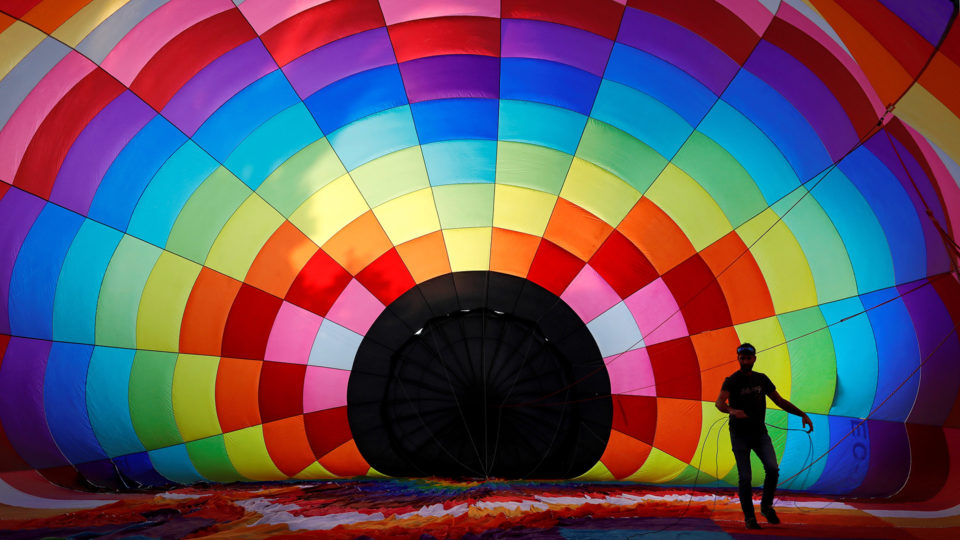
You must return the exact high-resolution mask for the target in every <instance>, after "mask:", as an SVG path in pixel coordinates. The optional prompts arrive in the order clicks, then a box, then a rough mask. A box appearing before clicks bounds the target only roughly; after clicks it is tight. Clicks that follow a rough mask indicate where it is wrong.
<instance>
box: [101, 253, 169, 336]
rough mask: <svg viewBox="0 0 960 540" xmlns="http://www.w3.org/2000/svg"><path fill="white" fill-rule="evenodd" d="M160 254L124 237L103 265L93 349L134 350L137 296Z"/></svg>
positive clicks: (138, 296)
mask: <svg viewBox="0 0 960 540" xmlns="http://www.w3.org/2000/svg"><path fill="white" fill-rule="evenodd" d="M160 253H161V250H160V249H159V248H157V247H156V246H154V245H152V244H148V243H146V242H144V241H143V240H139V239H137V238H134V237H132V236H124V237H123V239H121V240H120V244H119V245H118V246H117V250H116V251H115V252H114V254H113V258H112V259H110V264H109V265H107V271H106V273H104V277H103V285H101V287H100V298H99V300H98V301H97V327H96V332H95V334H96V340H97V343H96V344H97V345H108V346H111V347H124V348H127V349H135V348H136V347H137V311H138V310H139V307H140V295H141V294H143V287H144V286H145V285H146V282H147V278H148V277H150V272H151V270H153V265H154V264H155V263H156V262H157V259H158V258H159V257H160Z"/></svg>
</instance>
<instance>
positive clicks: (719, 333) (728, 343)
mask: <svg viewBox="0 0 960 540" xmlns="http://www.w3.org/2000/svg"><path fill="white" fill-rule="evenodd" d="M690 341H692V342H693V348H694V350H695V351H697V361H698V362H699V363H700V388H701V390H700V392H701V394H702V395H701V397H702V399H703V400H704V401H716V400H717V396H718V395H719V394H720V386H722V385H723V380H724V379H726V378H727V377H728V376H729V375H730V374H731V373H733V372H734V371H736V370H737V369H739V365H738V364H737V347H738V346H739V345H740V337H739V336H737V331H736V329H734V328H721V329H719V330H711V331H709V332H703V333H700V334H697V335H694V336H690Z"/></svg>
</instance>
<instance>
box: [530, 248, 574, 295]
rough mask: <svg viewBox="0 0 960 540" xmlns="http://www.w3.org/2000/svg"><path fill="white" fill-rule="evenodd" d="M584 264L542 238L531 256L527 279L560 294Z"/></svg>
mask: <svg viewBox="0 0 960 540" xmlns="http://www.w3.org/2000/svg"><path fill="white" fill-rule="evenodd" d="M584 264H586V263H584V262H583V261H581V260H580V259H579V258H577V256H575V255H573V254H572V253H570V252H568V251H567V250H565V249H563V248H561V247H559V246H558V245H556V244H554V243H553V242H551V241H549V240H547V239H543V240H541V241H540V247H539V248H538V249H537V254H536V255H535V256H534V257H533V263H532V264H531V265H530V272H528V273H527V279H528V280H530V281H532V282H534V283H536V284H537V285H540V286H541V287H543V288H544V289H547V290H548V291H550V292H552V293H553V294H555V295H557V296H560V295H561V294H562V293H563V291H564V289H566V288H567V285H569V284H570V282H571V281H573V278H575V277H577V274H578V273H579V272H580V269H581V268H583V265H584Z"/></svg>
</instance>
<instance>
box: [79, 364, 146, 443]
mask: <svg viewBox="0 0 960 540" xmlns="http://www.w3.org/2000/svg"><path fill="white" fill-rule="evenodd" d="M135 352H136V351H133V350H131V349H114V348H111V347H96V348H94V350H93V355H92V356H91V358H90V369H89V370H88V371H87V413H88V414H89V415H90V425H91V426H93V432H94V433H95V434H96V436H97V440H98V441H100V446H102V447H103V449H104V450H105V451H106V452H107V455H109V456H111V457H112V456H122V455H124V454H133V453H136V452H143V451H144V450H145V449H144V447H143V444H142V443H141V442H140V439H139V438H138V437H137V432H136V431H134V429H133V422H132V421H131V419H130V400H129V398H128V396H129V391H130V390H129V386H130V369H131V368H132V367H133V355H134V353H135Z"/></svg>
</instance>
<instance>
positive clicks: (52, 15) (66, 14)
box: [23, 0, 91, 34]
mask: <svg viewBox="0 0 960 540" xmlns="http://www.w3.org/2000/svg"><path fill="white" fill-rule="evenodd" d="M90 1H91V0H47V1H46V2H40V3H39V4H38V5H36V6H34V8H33V9H31V10H30V11H28V12H27V14H26V15H24V16H23V20H24V21H25V22H28V23H30V24H32V25H34V26H36V27H37V28H39V29H41V30H43V31H44V32H46V33H48V34H50V33H52V32H53V31H54V30H56V29H57V28H60V25H62V24H63V23H65V22H67V20H68V19H69V18H70V17H73V16H74V15H76V14H77V12H78V11H80V10H81V9H83V7H84V6H86V5H87V4H89V3H90Z"/></svg>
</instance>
